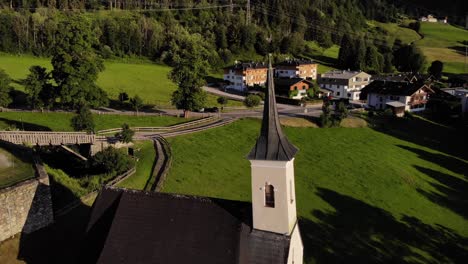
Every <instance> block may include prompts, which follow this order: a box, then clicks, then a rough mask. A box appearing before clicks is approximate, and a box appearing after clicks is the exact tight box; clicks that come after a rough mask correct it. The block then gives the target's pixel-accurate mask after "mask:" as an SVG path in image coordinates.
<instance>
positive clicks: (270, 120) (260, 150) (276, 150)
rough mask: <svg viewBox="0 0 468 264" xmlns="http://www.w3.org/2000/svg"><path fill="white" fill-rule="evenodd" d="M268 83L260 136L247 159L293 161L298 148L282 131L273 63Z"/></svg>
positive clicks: (269, 67) (269, 68)
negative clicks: (277, 106)
mask: <svg viewBox="0 0 468 264" xmlns="http://www.w3.org/2000/svg"><path fill="white" fill-rule="evenodd" d="M267 83H268V85H267V91H266V94H265V104H264V106H263V119H262V128H261V131H260V136H259V137H258V139H257V142H256V143H255V147H254V148H253V149H252V150H251V151H250V154H249V155H248V156H247V158H248V159H249V160H282V161H288V160H292V159H293V158H294V155H296V152H297V148H296V147H295V146H294V145H293V144H291V143H290V142H289V140H288V139H287V138H286V136H285V135H284V133H283V130H282V129H281V124H280V122H279V116H278V110H277V109H276V99H275V86H274V79H273V69H272V67H271V61H270V62H269V66H268V79H267Z"/></svg>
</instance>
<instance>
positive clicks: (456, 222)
mask: <svg viewBox="0 0 468 264" xmlns="http://www.w3.org/2000/svg"><path fill="white" fill-rule="evenodd" d="M259 129H260V122H259V121H258V120H251V119H245V120H241V121H238V122H235V123H233V124H231V125H228V126H226V127H222V128H217V129H213V130H208V131H206V132H204V133H198V134H192V135H185V136H180V137H176V138H171V139H170V140H169V141H170V143H171V146H172V148H173V155H174V160H173V166H172V169H171V170H170V172H169V175H168V177H167V180H166V183H165V186H164V191H165V192H174V193H185V194H193V195H203V196H209V197H219V198H226V199H233V200H242V201H250V199H251V196H250V192H251V189H250V167H249V166H250V165H249V162H248V161H247V160H246V158H245V157H246V155H247V153H248V152H249V151H250V149H251V148H252V147H253V146H254V142H255V139H256V137H257V136H258V133H259ZM285 132H286V134H287V135H288V137H289V138H290V140H291V141H292V142H293V143H294V144H295V145H296V146H297V147H299V149H300V151H299V153H298V155H297V157H296V160H295V175H296V186H297V190H296V193H297V205H298V213H299V216H300V225H301V232H302V237H303V240H304V243H305V256H306V263H315V262H318V263H337V262H353V263H354V261H357V262H356V263H358V262H361V263H362V262H367V263H369V262H374V261H375V262H392V261H393V262H399V263H400V262H414V261H417V262H438V263H440V262H449V263H450V262H457V261H462V259H463V255H466V252H467V250H468V239H467V236H468V221H467V220H466V218H467V217H468V214H467V211H466V208H467V207H466V206H467V191H468V182H467V180H466V177H467V171H468V169H467V168H468V162H467V161H466V160H463V159H460V158H456V157H454V156H449V155H447V154H445V153H441V152H438V151H435V150H433V149H430V148H427V147H424V146H421V145H416V144H414V143H411V142H408V141H405V140H402V139H399V138H397V137H394V136H391V135H389V134H386V133H385V132H384V133H382V132H379V131H376V130H373V129H372V128H331V129H318V128H290V127H289V128H286V129H285ZM445 135H446V136H447V137H455V135H453V133H452V132H450V131H447V132H446V134H445ZM419 136H421V135H419ZM454 140H456V138H454ZM461 142H463V141H461ZM448 248H450V250H449V251H448V250H446V249H448Z"/></svg>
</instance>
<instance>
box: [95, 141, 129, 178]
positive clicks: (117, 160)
mask: <svg viewBox="0 0 468 264" xmlns="http://www.w3.org/2000/svg"><path fill="white" fill-rule="evenodd" d="M92 164H93V167H95V168H96V169H98V170H101V171H103V172H105V173H117V174H120V173H123V172H125V171H127V170H129V169H130V168H132V167H133V166H134V165H135V162H134V160H133V159H132V158H131V157H130V156H128V155H127V154H125V153H124V152H122V151H119V150H117V149H115V148H113V147H108V148H106V149H104V150H103V151H101V152H98V153H97V154H96V155H95V156H94V157H93V160H92Z"/></svg>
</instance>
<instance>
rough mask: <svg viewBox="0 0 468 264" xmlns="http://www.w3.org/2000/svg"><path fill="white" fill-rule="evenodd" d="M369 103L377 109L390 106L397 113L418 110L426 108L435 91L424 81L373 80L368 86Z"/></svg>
mask: <svg viewBox="0 0 468 264" xmlns="http://www.w3.org/2000/svg"><path fill="white" fill-rule="evenodd" d="M366 90H367V104H368V105H369V106H370V107H372V108H374V109H377V110H383V109H386V108H388V107H390V108H392V109H394V111H395V110H396V111H397V113H395V114H397V115H402V114H403V113H404V112H405V111H409V112H417V111H423V110H425V109H426V103H427V101H428V98H429V95H430V94H432V93H434V91H433V90H432V89H431V88H430V87H429V86H428V85H426V84H424V83H423V82H413V83H410V82H391V81H373V82H372V83H371V84H369V85H368V86H367V87H366Z"/></svg>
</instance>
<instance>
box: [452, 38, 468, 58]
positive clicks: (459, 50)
mask: <svg viewBox="0 0 468 264" xmlns="http://www.w3.org/2000/svg"><path fill="white" fill-rule="evenodd" d="M459 42H460V41H459ZM448 48H449V49H451V50H454V51H455V52H456V53H458V54H459V55H462V56H465V52H466V51H465V47H463V46H452V47H448Z"/></svg>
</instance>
